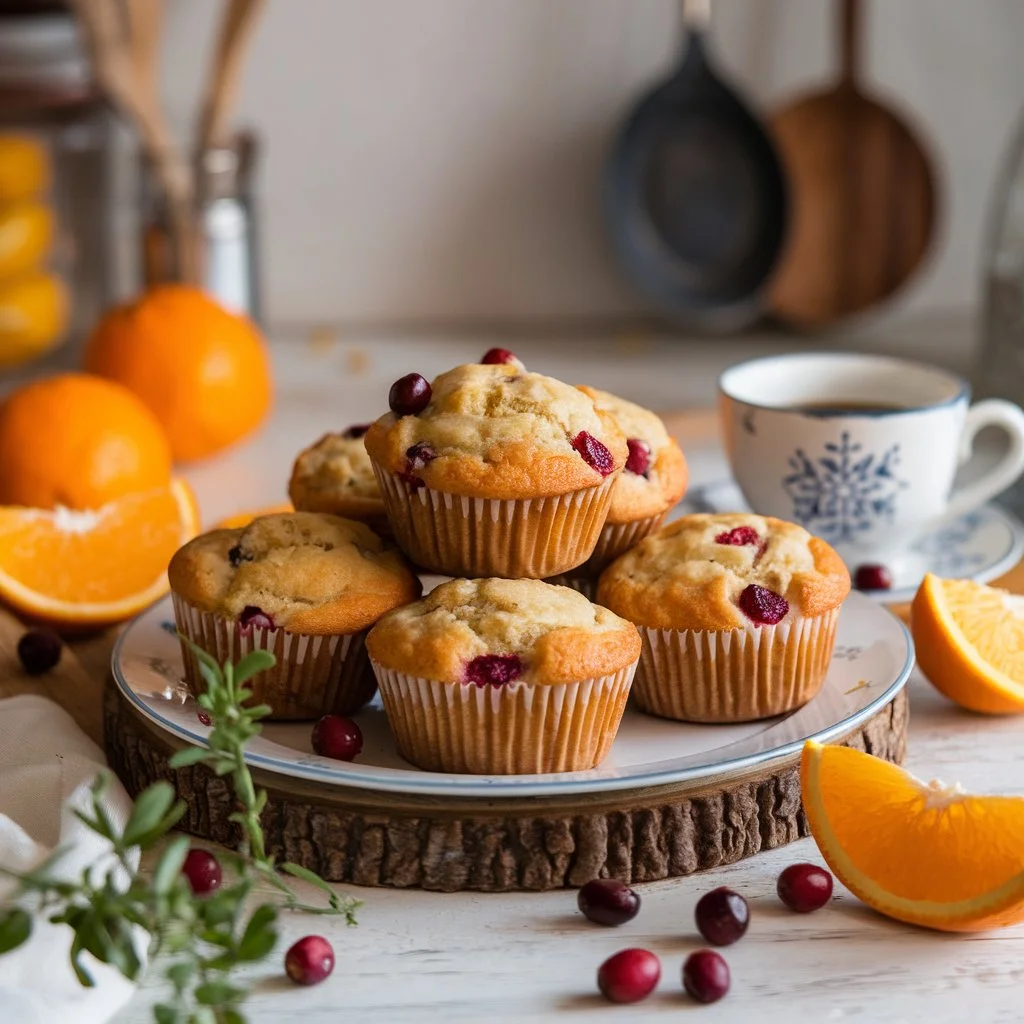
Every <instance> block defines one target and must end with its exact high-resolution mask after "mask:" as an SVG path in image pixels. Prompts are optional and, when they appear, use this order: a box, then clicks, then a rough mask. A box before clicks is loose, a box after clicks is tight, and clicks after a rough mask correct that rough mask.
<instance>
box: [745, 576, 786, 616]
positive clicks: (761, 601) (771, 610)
mask: <svg viewBox="0 0 1024 1024" xmlns="http://www.w3.org/2000/svg"><path fill="white" fill-rule="evenodd" d="M740 610H741V611H742V612H743V614H744V615H746V617H747V618H748V619H750V621H751V622H756V623H757V624H758V625H759V626H774V625H775V624H776V623H778V622H781V621H782V620H783V619H784V618H785V617H786V614H787V613H788V612H789V602H788V601H787V600H786V599H785V598H784V597H783V596H782V595H781V594H776V593H775V591H774V590H769V589H768V588H767V587H761V586H758V585H757V584H756V583H750V584H748V585H747V586H746V587H745V588H744V590H743V592H742V593H741V594H740Z"/></svg>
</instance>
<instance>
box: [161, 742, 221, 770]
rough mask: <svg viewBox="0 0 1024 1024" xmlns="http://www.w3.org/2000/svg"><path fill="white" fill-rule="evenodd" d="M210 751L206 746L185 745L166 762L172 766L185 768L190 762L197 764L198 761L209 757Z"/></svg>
mask: <svg viewBox="0 0 1024 1024" xmlns="http://www.w3.org/2000/svg"><path fill="white" fill-rule="evenodd" d="M210 756H211V755H210V751H209V750H208V749H207V748H206V747H186V748H185V749H184V750H179V751H178V752H177V753H175V754H173V755H172V756H171V759H170V761H168V762H167V763H168V764H169V765H170V766H171V767H172V768H187V767H188V766H189V765H191V764H198V763H199V762H200V761H203V760H205V759H206V758H208V757H210Z"/></svg>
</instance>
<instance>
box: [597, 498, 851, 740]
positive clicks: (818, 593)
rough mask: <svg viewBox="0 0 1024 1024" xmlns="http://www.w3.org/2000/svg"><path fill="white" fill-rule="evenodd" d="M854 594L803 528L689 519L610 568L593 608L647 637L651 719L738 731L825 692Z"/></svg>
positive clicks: (745, 518) (827, 550)
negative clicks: (732, 725) (842, 613)
mask: <svg viewBox="0 0 1024 1024" xmlns="http://www.w3.org/2000/svg"><path fill="white" fill-rule="evenodd" d="M849 592H850V576H849V573H848V572H847V571H846V566H845V565H843V562H842V561H841V559H840V558H839V556H838V555H837V554H836V553H835V551H833V550H832V548H831V547H829V545H828V544H826V543H825V542H824V541H823V540H819V539H818V538H817V537H812V536H811V535H810V534H809V533H808V532H807V531H806V530H805V529H803V527H801V526H797V525H796V524H795V523H787V522H783V521H782V520H780V519H771V518H768V517H764V516H756V515H746V514H736V515H692V516H684V517H683V518H682V519H679V520H677V521H676V522H674V523H670V524H669V525H668V526H666V527H663V528H662V529H661V530H659V531H658V532H657V533H655V534H652V535H651V536H650V537H648V538H647V539H646V540H643V541H641V542H640V544H638V545H637V546H636V547H635V548H633V549H632V550H631V551H629V552H627V553H626V554H625V555H623V556H622V557H621V558H619V559H617V560H616V561H615V562H613V563H612V565H611V566H609V568H608V569H606V570H605V571H604V573H603V574H602V575H601V578H600V581H599V584H598V590H597V600H598V601H599V602H600V603H601V604H603V605H606V606H607V607H609V608H611V609H612V611H614V612H616V613H617V614H619V615H621V616H623V617H624V618H627V619H629V620H630V621H631V622H635V623H636V624H637V626H639V628H640V633H641V635H642V636H643V640H644V648H643V653H642V655H641V656H640V667H639V669H638V670H637V678H636V685H635V686H634V689H633V692H634V694H635V698H636V702H637V704H638V705H639V706H640V707H641V708H642V709H643V710H644V711H649V712H651V713H652V714H655V715H661V716H662V717H665V718H676V719H681V720H683V721H688V722H741V721H748V720H751V719H757V718H768V717H770V716H772V715H779V714H783V713H784V712H787V711H792V710H793V709H794V708H797V707H799V706H800V705H802V704H804V703H806V702H807V701H808V700H810V699H811V698H812V697H813V696H814V695H815V694H816V693H817V692H818V690H819V689H820V688H821V684H822V683H823V682H824V679H825V673H826V672H827V671H828V665H829V661H830V659H831V657H832V647H833V644H834V642H835V631H836V624H837V622H838V620H839V607H840V605H841V604H842V603H843V601H844V599H845V598H846V595H847V594H848V593H849Z"/></svg>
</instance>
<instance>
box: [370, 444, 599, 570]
mask: <svg viewBox="0 0 1024 1024" xmlns="http://www.w3.org/2000/svg"><path fill="white" fill-rule="evenodd" d="M373 469H374V472H375V473H376V474H377V480H378V481H379V483H380V489H381V494H382V496H383V498H384V505H385V507H386V508H387V512H388V519H389V520H390V522H391V528H392V530H393V532H394V535H395V540H396V541H397V543H398V546H399V547H400V548H401V549H402V550H403V551H404V552H405V553H406V554H407V555H408V556H409V558H410V559H412V561H413V562H415V563H416V565H418V566H421V567H422V568H424V569H430V570H432V571H434V572H438V573H442V574H443V575H446V576H465V577H468V578H470V579H476V578H481V577H486V576H500V577H504V578H506V579H522V578H531V579H544V578H545V577H547V576H554V575H556V574H557V573H560V572H565V571H566V570H567V569H572V568H574V567H575V566H577V565H581V564H582V563H583V562H585V561H586V560H587V559H588V558H589V557H590V555H591V553H592V552H593V550H594V547H595V545H596V544H597V541H598V538H599V536H600V534H601V528H602V527H603V526H604V522H605V519H606V518H607V516H608V507H609V505H610V504H611V498H612V490H611V489H612V484H613V483H614V482H615V478H614V476H610V477H607V478H606V479H605V480H604V481H602V482H601V483H600V484H598V485H596V486H594V487H585V488H583V489H582V490H578V491H573V492H572V493H570V494H562V495H556V496H555V497H551V498H521V499H514V500H513V499H510V500H499V499H497V498H469V497H466V496H464V495H457V494H450V493H448V492H447V491H436V490H433V489H431V488H429V487H425V486H424V487H413V486H411V485H410V484H408V483H406V481H404V480H403V479H402V478H401V477H399V476H398V475H396V474H394V473H388V472H385V471H384V470H382V469H381V468H380V466H378V465H377V464H376V463H374V464H373Z"/></svg>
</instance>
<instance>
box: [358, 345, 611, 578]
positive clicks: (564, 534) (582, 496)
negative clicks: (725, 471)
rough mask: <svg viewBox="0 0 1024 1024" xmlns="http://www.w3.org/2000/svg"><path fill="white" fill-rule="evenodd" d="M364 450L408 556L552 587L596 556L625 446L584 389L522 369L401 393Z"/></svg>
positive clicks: (394, 392)
mask: <svg viewBox="0 0 1024 1024" xmlns="http://www.w3.org/2000/svg"><path fill="white" fill-rule="evenodd" d="M390 404H391V409H392V412H390V413H389V414H388V415H386V416H383V417H382V418H381V419H379V420H378V421H377V422H376V423H374V424H373V426H372V427H370V430H369V432H368V433H367V435H366V449H367V451H368V452H369V453H370V459H371V461H372V462H373V466H374V470H375V472H376V473H377V479H378V481H379V482H380V488H381V492H382V494H383V497H384V505H385V507H386V509H387V513H388V519H389V520H390V521H391V528H392V530H393V531H394V534H395V538H396V540H397V541H398V545H399V547H401V548H402V550H403V551H405V553H406V554H407V555H408V556H409V557H410V558H411V559H412V560H413V561H414V562H415V563H416V564H417V565H420V566H423V567H424V568H427V569H431V570H433V571H435V572H439V573H443V574H445V575H449V576H473V577H482V576H504V577H509V578H518V577H533V578H536V579H539V578H543V577H545V576H554V575H556V574H558V573H560V572H564V571H566V570H567V569H571V568H573V567H575V566H577V565H580V564H581V563H583V562H585V561H586V560H587V559H588V558H589V557H590V555H591V553H592V552H593V550H594V547H595V545H596V544H597V541H598V538H599V537H600V534H601V529H602V527H603V526H604V523H605V519H606V517H607V514H608V507H609V505H610V503H611V497H612V486H613V484H614V483H615V479H616V477H617V476H618V474H619V472H620V471H621V470H622V467H623V466H624V465H625V462H626V456H627V454H628V449H627V446H626V439H625V437H624V436H623V435H622V432H621V431H620V430H619V428H618V427H617V426H616V425H615V422H614V420H613V419H612V417H611V416H610V415H608V414H607V413H606V412H603V411H601V410H599V409H598V408H597V407H596V406H595V405H594V402H593V400H592V399H591V398H590V397H589V396H588V395H585V394H583V392H581V391H579V390H577V389H576V388H574V387H572V386H570V385H568V384H563V383H562V382H561V381H557V380H554V379H553V378H551V377H544V376H542V375H541V374H539V373H527V372H526V371H525V370H524V369H523V368H522V367H521V365H520V364H518V361H517V362H514V363H511V362H510V363H495V364H473V365H467V366H459V367H456V368H455V369H454V370H450V371H449V372H448V373H444V374H441V376H440V377H438V378H437V379H436V380H435V381H434V383H433V385H430V384H428V383H427V382H426V381H425V380H424V379H423V378H422V377H420V376H419V375H418V374H410V375H409V376H408V377H403V378H402V379H401V380H399V381H397V382H396V383H395V385H394V386H393V387H392V389H391V396H390Z"/></svg>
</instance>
